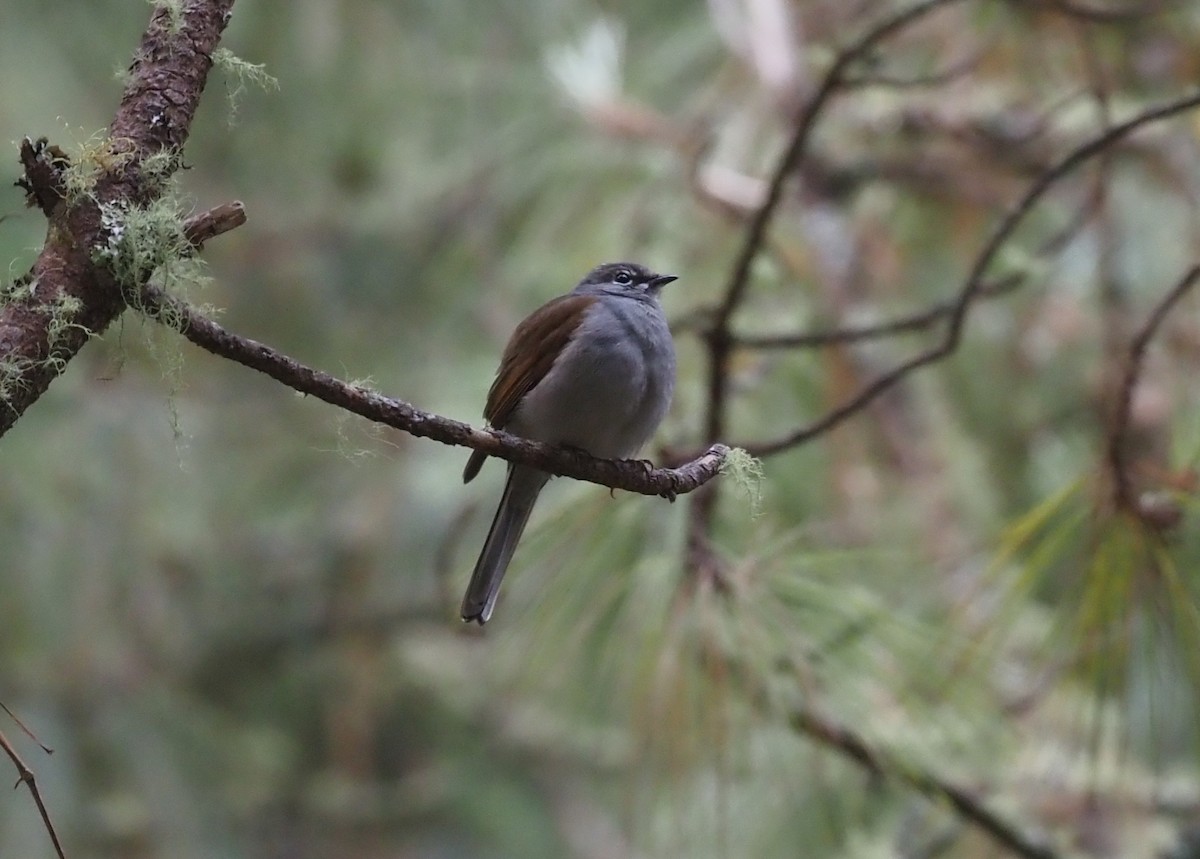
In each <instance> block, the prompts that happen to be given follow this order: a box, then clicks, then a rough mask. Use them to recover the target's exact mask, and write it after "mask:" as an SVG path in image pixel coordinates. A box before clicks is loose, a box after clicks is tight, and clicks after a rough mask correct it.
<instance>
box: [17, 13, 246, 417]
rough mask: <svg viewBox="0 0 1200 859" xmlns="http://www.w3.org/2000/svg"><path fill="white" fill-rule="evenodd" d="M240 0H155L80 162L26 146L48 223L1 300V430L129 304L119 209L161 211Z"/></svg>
mask: <svg viewBox="0 0 1200 859" xmlns="http://www.w3.org/2000/svg"><path fill="white" fill-rule="evenodd" d="M232 6H233V0H180V2H175V3H158V4H155V5H154V7H153V12H152V14H151V17H150V23H149V24H148V26H147V27H146V31H145V32H144V33H143V35H142V40H141V43H140V45H139V46H138V48H137V50H136V52H135V54H134V57H135V59H134V62H133V64H132V66H131V68H130V73H129V77H128V80H127V82H126V85H125V91H124V93H123V95H122V98H121V104H120V106H119V107H118V108H117V111H116V113H115V114H114V116H113V121H112V123H111V124H110V125H109V127H108V131H107V133H106V134H105V135H103V137H102V138H101V139H100V141H99V142H98V143H96V144H95V145H94V146H89V147H88V148H87V150H86V152H85V157H84V158H81V159H79V161H80V162H81V163H79V164H76V165H75V166H74V167H72V165H71V163H70V161H69V159H67V157H66V155H65V153H64V152H63V151H62V150H60V149H59V148H58V147H56V146H52V145H50V144H49V143H48V142H47V141H45V140H38V141H34V140H30V139H28V138H27V139H26V140H25V141H23V143H22V144H21V147H20V156H21V164H22V166H23V168H24V175H23V176H22V177H21V179H20V180H19V182H18V184H19V185H20V186H21V187H22V188H24V190H25V192H26V196H27V200H28V202H29V203H30V205H36V206H37V207H38V208H39V209H40V210H41V211H42V212H43V213H44V214H45V215H46V216H47V218H48V219H49V224H48V228H47V236H46V243H45V245H44V246H43V248H42V250H41V252H40V253H39V254H38V258H37V260H36V261H35V263H34V265H33V268H32V269H31V270H30V271H29V272H28V273H27V274H26V275H24V276H23V277H22V278H20V279H19V280H18V281H17V283H16V284H15V286H16V287H17V289H10V290H8V294H6V295H5V296H4V300H3V301H0V399H2V402H3V408H0V435H3V434H4V433H5V432H7V431H8V430H9V429H10V428H11V427H12V426H13V425H14V424H15V423H16V422H17V420H19V419H20V417H21V416H22V415H23V414H24V413H25V410H26V409H27V408H29V406H31V405H32V404H33V403H35V402H36V401H37V400H38V398H39V397H41V395H42V394H43V393H44V392H45V391H46V389H47V388H48V387H49V385H50V383H51V382H52V381H53V380H54V378H55V377H56V376H58V374H59V373H61V372H62V371H63V369H64V368H65V367H66V364H67V362H68V361H70V359H71V358H73V357H74V356H75V355H76V354H77V353H78V352H79V350H80V349H82V348H83V346H84V344H85V343H86V342H87V341H88V339H89V338H90V337H92V336H93V335H94V334H98V333H100V332H102V331H104V330H105V329H106V328H107V327H108V326H109V325H110V324H111V323H112V321H113V320H114V319H116V318H117V316H119V315H120V314H121V312H122V311H124V310H125V308H126V306H127V304H126V296H125V292H127V291H128V284H122V283H121V279H120V278H119V277H118V275H117V272H116V271H115V270H114V266H112V265H111V262H112V261H111V260H106V259H104V254H103V251H104V250H105V249H110V250H111V249H112V248H113V247H114V246H113V240H114V235H113V227H114V225H115V224H117V223H118V221H120V220H121V219H120V217H119V216H120V214H121V213H122V212H126V213H128V212H145V211H153V205H154V203H155V202H156V201H158V200H159V199H160V198H161V196H162V194H163V191H164V189H165V187H166V180H167V179H169V178H170V175H171V174H172V173H173V172H174V171H175V169H176V168H177V167H178V165H179V153H181V152H182V151H183V145H184V143H185V142H186V141H187V138H188V134H189V131H190V128H191V123H192V118H193V117H194V115H195V112H196V108H197V107H198V105H199V103H200V96H201V94H202V93H203V91H204V85H205V82H206V80H207V78H208V73H209V71H210V69H211V68H212V63H213V61H212V55H213V52H214V51H215V50H216V48H217V44H218V43H219V41H220V38H221V34H222V32H223V31H224V29H225V26H226V24H227V23H228V22H229V15H230V9H231V8H232ZM106 215H107V217H106ZM148 275H149V272H146V273H145V276H148Z"/></svg>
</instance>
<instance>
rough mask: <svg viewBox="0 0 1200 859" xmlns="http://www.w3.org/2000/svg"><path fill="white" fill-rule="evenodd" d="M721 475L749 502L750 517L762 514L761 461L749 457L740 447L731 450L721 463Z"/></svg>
mask: <svg viewBox="0 0 1200 859" xmlns="http://www.w3.org/2000/svg"><path fill="white" fill-rule="evenodd" d="M721 475H722V476H723V477H725V478H726V479H727V480H731V481H733V485H734V486H735V487H737V489H738V491H739V492H740V493H741V494H742V495H744V496H745V497H746V499H747V500H748V501H749V502H750V516H751V517H755V516H758V515H759V513H760V512H762V485H763V480H764V478H765V475H764V474H763V467H762V460H761V459H758V458H757V457H753V456H751V455H750V454H749V453H747V452H746V451H744V450H742V448H740V447H735V448H731V449H730V451H729V452H728V453H727V454H725V461H724V462H722V463H721Z"/></svg>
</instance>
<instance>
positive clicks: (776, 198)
mask: <svg viewBox="0 0 1200 859" xmlns="http://www.w3.org/2000/svg"><path fill="white" fill-rule="evenodd" d="M953 2H957V0H924V2H921V3H917V4H916V5H914V6H911V7H909V8H908V9H904V10H902V11H900V12H899V13H897V14H895V15H892V16H890V17H888V18H887V19H885V20H884V21H881V22H880V23H878V24H876V25H875V26H874V27H872V28H871V29H869V30H868V31H867V32H866V33H865V34H863V35H862V36H861V37H859V39H858V40H857V41H855V42H854V43H853V44H851V45H850V46H849V47H847V48H845V49H843V50H842V51H840V52H839V53H838V55H837V58H836V59H835V60H834V62H833V65H832V66H830V68H829V70H828V71H827V72H826V73H825V76H824V77H823V78H822V79H821V83H820V85H819V86H818V87H817V89H816V92H814V93H813V95H812V97H811V98H810V99H809V100H808V102H807V103H806V104H805V105H804V110H803V111H802V112H801V114H800V117H799V119H798V120H797V122H796V130H795V132H794V133H793V135H792V140H791V142H790V143H789V144H788V147H787V148H786V149H785V150H784V152H783V154H782V156H780V159H779V163H778V164H777V165H776V167H775V170H774V172H773V173H772V176H771V184H770V185H769V186H768V188H767V196H766V199H764V200H763V203H762V205H761V206H759V208H758V210H757V211H756V212H755V213H754V217H753V218H752V219H751V220H750V224H749V226H748V227H747V228H746V238H745V240H744V241H743V242H742V248H741V251H740V252H739V253H738V257H737V260H736V261H735V262H734V266H733V272H732V273H731V274H730V276H729V283H728V285H727V286H726V288H725V295H724V297H723V298H722V300H721V303H720V304H718V305H717V308H716V311H715V313H714V314H713V317H712V327H711V329H710V330H709V334H708V344H709V369H708V374H709V385H708V388H709V391H708V415H707V417H706V419H705V438H706V439H707V440H708V441H710V442H712V441H716V440H718V439H719V438H721V436H722V435H723V434H724V430H725V399H726V384H727V381H728V360H729V353H730V351H731V349H732V343H731V341H730V335H729V323H730V320H731V319H732V317H733V314H734V312H735V311H736V310H737V308H738V306H739V305H740V304H741V302H742V299H743V298H744V296H745V294H746V289H747V288H748V286H749V284H750V268H751V266H752V265H753V264H754V260H755V259H756V258H757V257H758V254H759V251H760V250H761V249H762V246H763V243H764V241H765V240H766V234H767V227H768V226H769V225H770V223H771V220H772V219H773V218H774V216H775V210H776V208H778V206H779V203H780V201H781V200H782V199H783V188H784V185H785V184H786V183H787V180H788V179H789V178H791V175H792V174H793V173H794V172H795V171H796V170H797V169H798V168H799V166H800V164H801V162H802V160H803V159H804V156H805V153H806V151H807V149H808V142H809V139H810V138H811V136H812V131H813V129H814V128H815V127H816V122H817V119H818V117H820V115H821V112H822V111H823V110H824V109H825V106H826V105H827V104H828V103H829V101H830V100H831V99H832V98H833V96H834V95H836V94H837V93H838V92H839V91H840V90H841V89H842V88H843V85H844V83H845V76H846V73H847V71H848V70H849V69H850V68H851V66H853V64H854V63H855V62H856V61H858V60H859V59H860V58H861V57H863V56H865V55H866V54H867V53H868V52H869V51H870V50H871V49H872V48H873V47H875V45H877V44H878V43H879V42H881V41H883V40H884V39H886V38H888V37H889V36H891V35H893V34H895V33H897V32H899V31H900V30H902V29H904V28H905V27H907V26H908V25H909V24H912V23H913V22H915V21H918V20H920V19H921V18H923V17H924V16H925V15H927V14H928V13H930V12H932V11H933V10H935V9H937V8H939V7H941V6H946V5H949V4H950V3H953Z"/></svg>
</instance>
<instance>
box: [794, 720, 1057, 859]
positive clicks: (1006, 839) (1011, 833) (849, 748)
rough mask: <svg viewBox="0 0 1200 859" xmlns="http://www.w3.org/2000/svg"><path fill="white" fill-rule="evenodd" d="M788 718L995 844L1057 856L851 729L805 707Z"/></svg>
mask: <svg viewBox="0 0 1200 859" xmlns="http://www.w3.org/2000/svg"><path fill="white" fill-rule="evenodd" d="M789 721H790V722H791V725H792V728H793V729H795V730H796V731H797V732H799V733H801V734H804V735H805V736H807V737H809V738H811V739H813V740H814V741H816V742H818V743H820V744H821V745H823V746H827V747H828V748H831V749H833V750H834V751H836V752H838V753H839V754H841V755H843V756H844V757H847V758H849V759H850V760H852V761H854V762H855V763H857V764H858V765H859V766H861V767H863V768H864V769H866V770H867V771H869V772H871V773H874V774H876V775H879V776H890V777H892V778H895V779H897V780H899V781H901V782H904V783H905V784H907V785H909V786H910V787H912V788H914V789H916V790H917V791H919V792H920V793H922V794H924V795H925V796H927V797H930V798H931V799H935V800H941V801H944V802H947V803H949V805H950V806H951V807H952V808H953V809H954V810H955V812H957V813H958V815H959V816H960V817H962V818H963V819H964V820H967V821H969V822H970V823H972V824H974V825H975V826H977V827H979V828H980V829H982V830H983V831H984V832H986V833H987V834H988V835H989V836H991V837H992V839H993V840H995V841H996V843H998V844H1000V845H1002V846H1004V847H1006V848H1007V849H1009V850H1011V851H1012V852H1013V853H1015V854H1017V855H1018V856H1023V857H1026V859H1054V857H1055V856H1056V854H1055V853H1054V851H1053V850H1051V849H1050V848H1049V847H1047V846H1045V845H1042V844H1037V843H1035V842H1034V841H1033V840H1032V839H1031V838H1030V837H1029V836H1028V835H1026V834H1025V833H1023V832H1021V831H1020V830H1019V829H1017V828H1016V827H1014V826H1013V825H1012V824H1010V823H1008V822H1006V821H1005V820H1003V819H1002V818H1001V817H1000V816H999V815H997V814H996V813H995V812H994V811H992V810H991V809H989V808H988V807H987V806H986V805H984V804H983V803H982V802H980V801H979V800H978V799H976V798H975V797H974V796H972V795H971V792H970V791H968V790H967V789H966V788H963V787H960V786H958V785H956V784H953V783H952V782H949V781H946V780H944V779H942V778H939V777H938V776H936V775H934V774H933V773H930V772H926V771H923V770H920V769H918V768H916V767H912V766H896V765H894V764H892V763H891V762H890V761H888V760H886V759H885V758H884V757H883V756H882V755H880V754H879V753H878V752H876V751H875V750H874V749H872V748H871V747H870V745H868V744H867V742H866V740H864V739H863V738H862V737H861V736H859V735H858V734H856V733H855V732H854V731H853V730H851V729H850V728H848V727H846V726H844V725H839V724H837V723H835V722H832V721H830V720H828V719H825V718H823V717H821V716H818V715H816V714H815V713H813V712H811V711H809V710H806V709H799V710H795V711H793V712H792V714H791V717H790V720H789Z"/></svg>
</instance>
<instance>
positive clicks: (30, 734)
mask: <svg viewBox="0 0 1200 859" xmlns="http://www.w3.org/2000/svg"><path fill="white" fill-rule="evenodd" d="M0 709H3V710H4V712H5V713H7V714H8V718H10V719H12V720H13V722H15V723H16V725H17V727H18V728H20V729H21V731H22V733H24V734H25V736H27V737H29V739H31V740H33V741H34V742H35V743H37V744H38V745H39V746H40V747H41V749H42V751H43V752H45V753H46V754H48V755H52V754H54V749H52V748H50V747H49V746H48V745H46V744H45V743H43V742H42V741H41V740H39V739H38V738H37V735H36V734H35V733H34V732H33V731H31V730H29V728H28V726H26V724H25V723H24V722H22V721H21V720H20V719H19V718H17V714H16V713H14V712H13V711H12V710H10V709H8V705H7V704H5V703H4V702H3V701H0Z"/></svg>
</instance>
